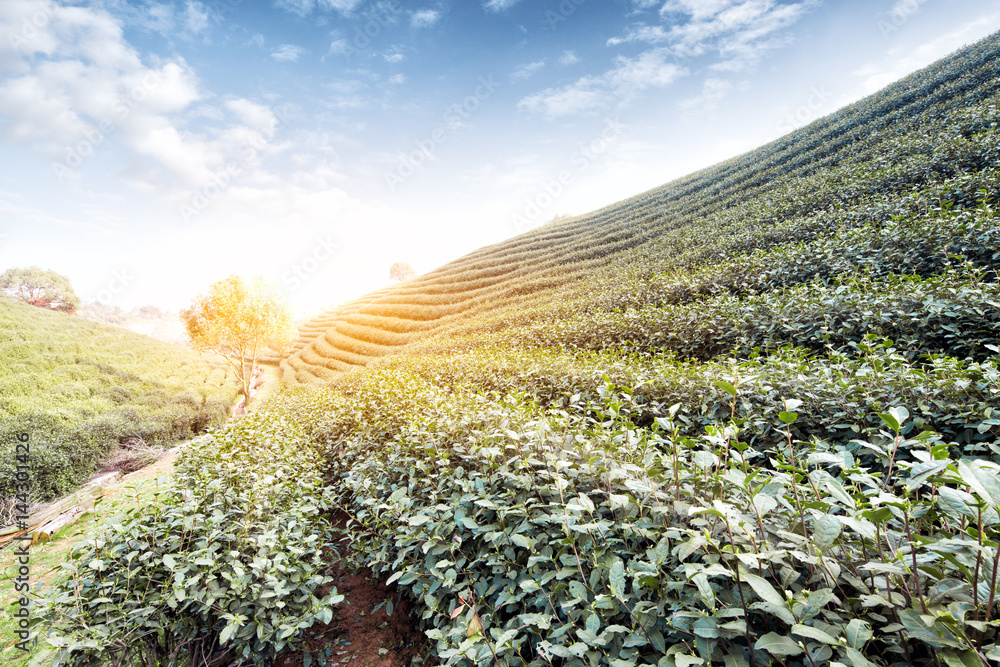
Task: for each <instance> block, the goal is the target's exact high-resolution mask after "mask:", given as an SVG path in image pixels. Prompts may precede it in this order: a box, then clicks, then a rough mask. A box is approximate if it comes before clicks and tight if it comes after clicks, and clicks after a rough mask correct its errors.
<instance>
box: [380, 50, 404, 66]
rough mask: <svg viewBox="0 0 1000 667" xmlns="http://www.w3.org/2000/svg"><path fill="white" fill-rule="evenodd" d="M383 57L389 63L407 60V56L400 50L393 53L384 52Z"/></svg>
mask: <svg viewBox="0 0 1000 667" xmlns="http://www.w3.org/2000/svg"><path fill="white" fill-rule="evenodd" d="M382 58H384V59H385V61H386V62H387V63H393V64H395V63H401V62H403V61H404V60H406V56H404V55H403V54H402V53H399V52H398V51H396V52H393V53H386V54H383V55H382Z"/></svg>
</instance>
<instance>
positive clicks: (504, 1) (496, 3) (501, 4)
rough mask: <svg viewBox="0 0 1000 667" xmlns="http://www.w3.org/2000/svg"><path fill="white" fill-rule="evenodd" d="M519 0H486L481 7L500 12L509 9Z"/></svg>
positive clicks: (519, 0)
mask: <svg viewBox="0 0 1000 667" xmlns="http://www.w3.org/2000/svg"><path fill="white" fill-rule="evenodd" d="M519 2H521V0H487V2H486V3H485V4H483V8H484V9H486V10H487V11H490V12H502V11H506V10H508V9H510V8H511V7H513V6H514V5H516V4H517V3H519Z"/></svg>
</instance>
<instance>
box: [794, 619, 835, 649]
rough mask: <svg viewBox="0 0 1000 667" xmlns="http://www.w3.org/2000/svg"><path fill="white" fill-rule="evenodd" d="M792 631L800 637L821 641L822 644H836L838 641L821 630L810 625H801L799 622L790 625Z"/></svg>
mask: <svg viewBox="0 0 1000 667" xmlns="http://www.w3.org/2000/svg"><path fill="white" fill-rule="evenodd" d="M792 633H793V634H796V635H799V636H800V637H808V638H809V639H815V640H816V641H819V642H823V643H824V644H832V645H834V646H836V645H837V644H839V643H840V642H838V641H837V640H836V639H834V638H833V637H831V636H830V635H828V634H827V633H825V632H823V631H822V630H819V629H817V628H814V627H812V626H810V625H802V624H801V623H796V624H795V625H793V626H792Z"/></svg>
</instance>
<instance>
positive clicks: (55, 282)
mask: <svg viewBox="0 0 1000 667" xmlns="http://www.w3.org/2000/svg"><path fill="white" fill-rule="evenodd" d="M0 292H2V293H3V294H4V295H5V296H9V297H11V298H14V299H17V300H18V301H23V302H25V303H29V304H31V305H32V306H38V307H39V308H48V309H50V310H61V311H63V312H65V313H74V312H76V309H77V308H79V307H80V299H79V298H78V297H77V296H76V292H74V291H73V286H72V285H70V284H69V278H67V277H66V276H64V275H61V274H58V273H56V272H55V271H50V270H47V269H40V268H38V267H37V266H32V267H31V268H28V269H7V270H6V271H4V272H3V274H0Z"/></svg>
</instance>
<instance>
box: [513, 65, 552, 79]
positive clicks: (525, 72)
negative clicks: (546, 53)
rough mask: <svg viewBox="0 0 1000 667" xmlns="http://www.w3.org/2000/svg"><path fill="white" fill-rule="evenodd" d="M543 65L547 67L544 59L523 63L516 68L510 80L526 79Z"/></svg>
mask: <svg viewBox="0 0 1000 667" xmlns="http://www.w3.org/2000/svg"><path fill="white" fill-rule="evenodd" d="M543 67H545V61H544V60H539V61H537V62H533V63H528V64H527V65H521V66H520V67H518V68H517V69H516V70H514V73H513V74H511V75H510V80H511V81H514V82H517V81H524V80H525V79H527V78H530V77H531V75H532V74H534V73H535V72H537V71H538V70H540V69H542V68H543Z"/></svg>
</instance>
